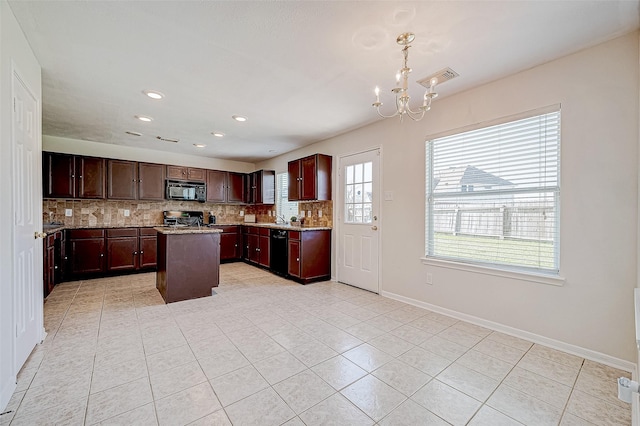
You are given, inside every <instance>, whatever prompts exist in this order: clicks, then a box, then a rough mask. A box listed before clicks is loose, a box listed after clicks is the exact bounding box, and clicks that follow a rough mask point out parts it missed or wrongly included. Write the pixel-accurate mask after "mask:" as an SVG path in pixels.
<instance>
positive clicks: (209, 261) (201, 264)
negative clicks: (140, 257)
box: [156, 229, 220, 303]
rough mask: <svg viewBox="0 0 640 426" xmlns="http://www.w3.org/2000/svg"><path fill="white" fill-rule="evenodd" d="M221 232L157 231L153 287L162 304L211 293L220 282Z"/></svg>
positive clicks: (209, 230)
mask: <svg viewBox="0 0 640 426" xmlns="http://www.w3.org/2000/svg"><path fill="white" fill-rule="evenodd" d="M219 249H220V231H219V230H217V229H203V230H169V229H163V230H159V231H158V273H157V274H156V288H157V289H158V291H159V292H160V294H161V295H162V298H163V299H164V301H165V303H172V302H178V301H181V300H188V299H195V298H198V297H205V296H211V295H212V292H213V289H214V288H215V287H218V283H219V281H220V251H219Z"/></svg>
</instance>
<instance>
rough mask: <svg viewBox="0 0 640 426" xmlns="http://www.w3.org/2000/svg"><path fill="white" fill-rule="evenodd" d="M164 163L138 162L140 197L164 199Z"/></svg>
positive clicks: (156, 199)
mask: <svg viewBox="0 0 640 426" xmlns="http://www.w3.org/2000/svg"><path fill="white" fill-rule="evenodd" d="M164 171H165V167H164V164H150V163H138V199H139V200H154V201H162V200H164Z"/></svg>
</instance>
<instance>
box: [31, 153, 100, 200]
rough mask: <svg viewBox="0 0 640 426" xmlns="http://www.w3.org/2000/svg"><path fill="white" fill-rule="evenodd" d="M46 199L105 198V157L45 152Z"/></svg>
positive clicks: (44, 188) (43, 177)
mask: <svg viewBox="0 0 640 426" xmlns="http://www.w3.org/2000/svg"><path fill="white" fill-rule="evenodd" d="M42 169H43V170H42V181H43V196H44V197H45V198H93V199H102V198H105V174H106V169H105V159H104V158H96V157H85V156H79V155H71V154H60V153H56V152H44V153H43V161H42Z"/></svg>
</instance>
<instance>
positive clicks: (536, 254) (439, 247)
mask: <svg viewBox="0 0 640 426" xmlns="http://www.w3.org/2000/svg"><path fill="white" fill-rule="evenodd" d="M434 255H435V256H438V257H449V258H465V259H469V260H479V261H487V262H491V263H501V264H505V265H518V266H530V267H534V268H541V269H554V268H555V266H554V255H553V243H547V242H543V243H539V242H537V241H526V240H509V239H504V240H501V239H498V238H491V237H481V236H470V235H451V234H441V233H436V235H435V245H434Z"/></svg>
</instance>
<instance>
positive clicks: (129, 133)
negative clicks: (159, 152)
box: [125, 131, 142, 136]
mask: <svg viewBox="0 0 640 426" xmlns="http://www.w3.org/2000/svg"><path fill="white" fill-rule="evenodd" d="M125 133H126V134H128V135H131V136H142V133H138V132H130V131H126V132H125Z"/></svg>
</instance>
